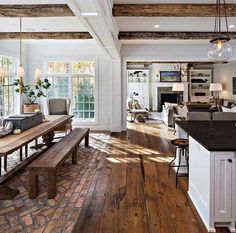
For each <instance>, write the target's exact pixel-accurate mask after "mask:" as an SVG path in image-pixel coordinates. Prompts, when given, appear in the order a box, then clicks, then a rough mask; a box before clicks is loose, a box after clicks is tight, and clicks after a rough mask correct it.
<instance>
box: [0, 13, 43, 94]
mask: <svg viewBox="0 0 236 233" xmlns="http://www.w3.org/2000/svg"><path fill="white" fill-rule="evenodd" d="M1 63H2V67H0V85H1V86H2V87H5V86H18V91H17V92H19V93H20V94H22V93H23V88H24V83H23V78H24V76H25V70H24V66H23V45H22V19H21V17H20V66H19V67H18V69H17V77H18V79H15V80H14V82H13V83H11V84H9V83H8V82H7V84H5V78H7V76H8V72H7V70H6V69H5V68H4V66H3V60H2V62H1ZM41 77H42V71H41V70H40V69H36V70H35V78H36V83H37V82H39V81H40V79H41Z"/></svg>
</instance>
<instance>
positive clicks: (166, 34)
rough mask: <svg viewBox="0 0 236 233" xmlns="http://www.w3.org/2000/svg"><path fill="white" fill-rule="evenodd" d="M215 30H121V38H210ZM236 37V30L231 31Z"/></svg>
mask: <svg viewBox="0 0 236 233" xmlns="http://www.w3.org/2000/svg"><path fill="white" fill-rule="evenodd" d="M213 36H214V33H213V32H120V33H119V40H161V39H162V40H163V39H165V40H206V39H207V40H210V39H212V38H213ZM229 36H230V38H231V39H236V32H229Z"/></svg>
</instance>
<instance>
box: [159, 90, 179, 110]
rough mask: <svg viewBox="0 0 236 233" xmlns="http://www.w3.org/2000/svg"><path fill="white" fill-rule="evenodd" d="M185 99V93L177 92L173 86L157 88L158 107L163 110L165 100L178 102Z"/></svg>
mask: <svg viewBox="0 0 236 233" xmlns="http://www.w3.org/2000/svg"><path fill="white" fill-rule="evenodd" d="M182 101H183V93H182V92H181V93H176V92H173V91H172V87H158V88H157V109H158V111H159V112H161V111H162V105H163V104H164V103H165V102H170V103H178V102H182Z"/></svg>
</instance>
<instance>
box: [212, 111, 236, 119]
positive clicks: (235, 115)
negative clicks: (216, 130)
mask: <svg viewBox="0 0 236 233" xmlns="http://www.w3.org/2000/svg"><path fill="white" fill-rule="evenodd" d="M212 119H213V121H236V112H214V113H213V118H212Z"/></svg>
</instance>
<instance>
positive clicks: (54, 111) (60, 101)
mask: <svg viewBox="0 0 236 233" xmlns="http://www.w3.org/2000/svg"><path fill="white" fill-rule="evenodd" d="M70 104H71V100H70V99H66V98H54V99H47V106H48V114H49V115H69V111H70ZM68 130H69V131H71V130H72V119H70V120H68V121H67V123H66V125H62V126H58V128H56V129H55V131H62V132H65V134H67V131H68Z"/></svg>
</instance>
